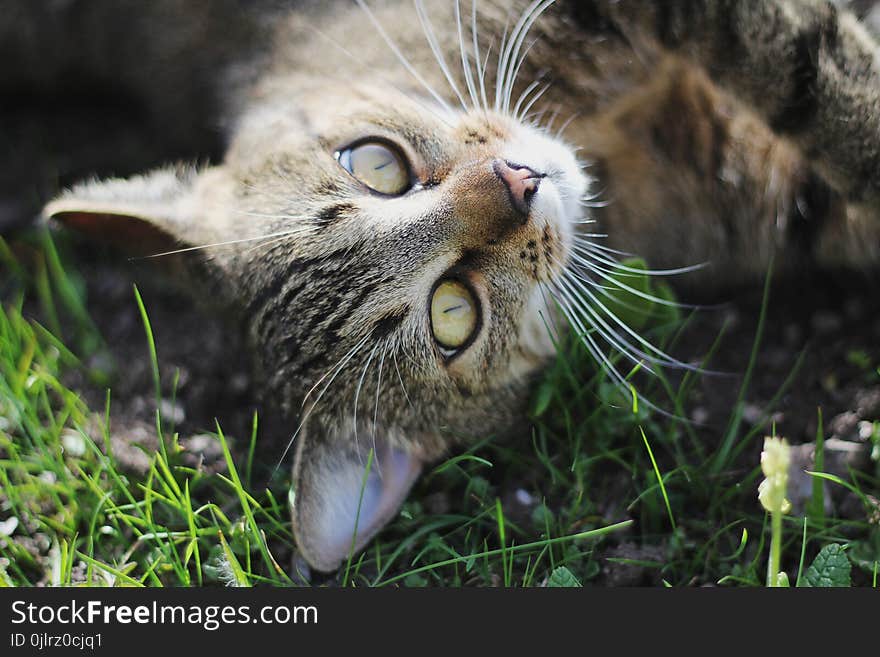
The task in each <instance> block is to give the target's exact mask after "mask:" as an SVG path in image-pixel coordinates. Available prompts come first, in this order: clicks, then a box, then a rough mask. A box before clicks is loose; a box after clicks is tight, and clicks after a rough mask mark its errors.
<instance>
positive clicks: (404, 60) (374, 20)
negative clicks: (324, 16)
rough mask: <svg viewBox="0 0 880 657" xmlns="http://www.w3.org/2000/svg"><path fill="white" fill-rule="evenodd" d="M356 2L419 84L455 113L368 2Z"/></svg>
mask: <svg viewBox="0 0 880 657" xmlns="http://www.w3.org/2000/svg"><path fill="white" fill-rule="evenodd" d="M355 2H356V3H357V5H358V7H360V8H361V9H362V10H363V11H364V13H366V14H367V17H368V18H369V19H370V22H371V23H372V24H373V27H375V28H376V31H378V32H379V35H380V36H381V37H382V39H383V40H384V41H385V43H386V44H387V45H388V47H389V48H390V49H391V52H393V53H394V55H395V57H397V59H398V61H400V63H401V64H402V65H403V67H404V68H405V69H406V71H407V72H408V73H409V74H410V75H412V76H413V77H414V78H415V79H416V80H417V81H418V82H419V84H421V85H422V87H424V88H425V90H426V91H427V92H428V93H429V94H431V96H432V97H433V98H434V100H436V101H437V103H438V104H439V105H440V106H441V107H442V108H443V109H444V110H446V112H448V113H449V114H450V115H454V114H455V112H454V111H453V109H452V107H450V105H449V103H447V102H446V101H445V100H444V99H443V97H442V96H441V95H440V94H438V93H437V92H436V91H435V90H434V88H433V87H432V86H431V85H430V84H428V83H427V82H426V81H425V79H424V78H423V77H422V76H421V74H419V72H418V71H417V70H416V69H415V67H413V65H412V64H410V62H409V60H408V59H407V58H406V57H404V55H403V53H402V52H400V48H398V47H397V44H396V43H395V42H394V40H393V39H392V38H391V37H390V36H388V33H387V32H386V31H385V29H384V28H383V27H382V24H381V23H380V22H379V19H377V18H376V16H375V15H374V14H373V12H372V11H371V10H370V8H369V7H368V6H367V4H366V2H364V0H355Z"/></svg>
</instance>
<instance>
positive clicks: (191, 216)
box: [43, 167, 206, 255]
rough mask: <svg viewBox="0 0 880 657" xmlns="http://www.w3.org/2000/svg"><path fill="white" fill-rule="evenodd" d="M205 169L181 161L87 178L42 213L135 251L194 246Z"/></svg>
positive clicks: (88, 233) (129, 250)
mask: <svg viewBox="0 0 880 657" xmlns="http://www.w3.org/2000/svg"><path fill="white" fill-rule="evenodd" d="M205 175H206V174H205V172H201V173H200V172H198V171H196V170H195V169H192V168H182V167H181V168H175V169H161V170H158V171H154V172H152V173H148V174H145V175H140V176H133V177H131V178H124V179H123V178H115V179H111V180H104V181H98V182H88V183H83V184H80V185H77V186H75V187H73V188H72V189H70V190H68V191H66V192H64V193H63V194H61V195H60V196H59V197H57V198H56V199H55V200H53V201H51V202H50V203H49V204H48V205H47V206H46V207H45V208H44V210H43V215H44V217H46V218H47V219H51V220H53V221H56V222H58V223H60V224H61V225H64V226H67V227H70V228H72V229H75V230H76V231H78V232H80V233H83V234H85V235H86V236H88V237H90V238H94V239H96V240H100V241H103V242H108V243H111V244H113V245H115V246H118V247H120V248H121V249H122V250H124V251H125V252H127V253H129V254H131V255H151V254H155V253H160V252H164V251H170V250H173V249H176V248H182V247H187V246H194V245H195V244H196V243H197V241H198V239H199V232H200V228H199V226H198V224H199V223H201V222H197V221H196V219H197V216H198V205H199V204H198V202H197V191H196V187H197V185H198V183H199V181H200V180H201V179H202V178H203V177H204V176H205Z"/></svg>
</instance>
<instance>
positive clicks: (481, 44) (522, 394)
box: [47, 0, 880, 570]
mask: <svg viewBox="0 0 880 657" xmlns="http://www.w3.org/2000/svg"><path fill="white" fill-rule="evenodd" d="M471 9H472V6H471V5H470V4H469V3H465V4H464V5H458V4H457V3H456V2H429V3H425V6H424V7H422V5H421V4H419V3H417V5H416V7H415V8H414V7H413V5H412V3H410V2H409V0H393V1H392V0H389V1H387V2H381V3H380V2H376V3H374V4H373V3H371V4H370V5H369V8H368V9H364V8H362V7H358V6H354V5H350V4H349V3H332V4H328V3H313V4H309V3H305V4H304V5H301V6H298V7H297V8H296V10H295V11H291V12H289V13H288V12H285V11H281V10H278V8H274V9H273V10H272V13H271V17H272V20H270V21H265V20H264V21H262V22H260V21H257V22H258V23H259V24H260V26H261V27H260V29H258V30H256V31H255V32H254V34H259V35H261V36H260V39H257V41H260V43H259V46H254V47H252V48H251V49H250V50H249V51H248V55H247V56H244V55H242V57H241V58H240V59H239V60H237V68H235V74H234V75H233V77H229V76H228V75H227V74H225V73H220V72H219V71H218V72H217V73H216V74H214V78H213V79H214V81H215V83H217V81H220V80H231V79H235V80H237V81H238V82H237V84H236V85H235V86H234V87H232V86H230V87H229V88H228V95H227V96H226V97H224V99H223V102H222V103H221V104H220V105H218V107H219V106H222V107H223V108H224V109H223V110H222V111H220V116H222V118H223V121H222V122H223V123H224V124H225V125H227V126H228V132H227V134H228V136H229V145H228V148H227V149H226V152H225V156H224V159H223V162H222V163H220V164H218V165H217V166H214V167H206V168H202V169H198V170H197V169H190V168H184V169H176V170H164V171H160V172H157V173H154V174H150V175H148V176H146V177H144V178H138V179H133V180H129V181H113V182H109V183H104V184H99V185H86V186H79V187H76V188H74V189H73V190H72V191H71V192H68V193H66V194H63V195H62V196H61V197H60V198H59V199H57V200H56V201H54V202H53V203H51V204H50V205H49V206H48V210H47V214H48V215H50V216H53V217H55V218H56V219H59V220H61V221H63V222H65V223H67V224H69V225H74V226H77V227H79V228H82V229H84V230H86V231H89V232H92V233H101V234H108V235H111V236H114V237H115V238H116V239H117V240H119V241H123V242H125V241H131V240H132V238H133V237H135V236H136V239H137V240H138V241H139V242H141V241H144V240H146V239H147V238H150V239H155V240H156V242H155V245H156V246H152V245H151V247H150V248H151V249H152V250H153V251H154V252H155V251H161V250H174V249H177V248H189V247H206V245H212V246H207V248H199V249H197V250H193V251H187V252H185V253H180V254H177V255H171V256H168V257H169V258H175V259H184V260H185V261H186V264H188V265H189V264H195V265H196V266H197V268H198V269H199V270H200V272H201V274H200V275H201V276H202V277H203V279H206V280H210V282H211V285H212V287H211V289H212V290H213V291H214V293H215V294H216V296H218V297H220V298H222V299H223V300H224V301H225V302H226V303H227V304H228V305H229V306H231V307H233V308H235V309H236V310H237V311H238V312H239V313H240V315H241V316H242V318H243V320H244V324H245V326H246V331H247V332H248V335H249V337H250V340H251V342H252V343H253V345H254V346H255V349H256V351H257V353H258V355H259V358H260V362H261V364H262V369H263V371H264V374H265V380H266V389H267V391H268V393H267V394H269V395H271V396H275V397H278V398H279V400H280V401H281V402H282V404H283V405H284V406H286V408H287V410H288V412H290V414H291V418H292V421H293V425H292V427H291V433H295V434H296V437H295V440H294V443H295V445H296V450H297V456H296V465H295V473H294V474H295V480H296V498H295V500H296V501H295V504H294V525H295V528H296V533H297V540H298V543H299V545H300V548H301V550H302V552H303V554H304V556H305V557H306V558H307V560H308V561H309V562H310V563H312V564H313V565H314V566H316V567H317V568H319V569H322V570H329V569H332V568H334V567H335V566H336V565H337V564H338V563H339V561H340V560H341V559H342V558H343V557H344V556H345V555H346V554H347V553H348V552H349V550H350V548H351V547H352V545H355V546H356V547H360V546H362V545H364V543H365V542H366V541H367V540H368V539H369V538H370V537H371V536H372V535H374V534H375V532H376V531H378V530H379V529H380V528H381V526H382V525H383V524H384V523H385V522H386V521H387V519H388V518H389V517H390V516H391V515H392V514H393V513H394V512H395V511H396V509H397V508H398V506H399V504H400V502H401V500H402V499H403V497H404V496H405V495H406V492H407V490H408V488H409V486H410V485H411V483H412V481H413V480H414V478H415V477H416V476H417V474H418V472H419V471H420V469H421V467H422V465H423V464H424V463H426V462H429V461H431V460H432V459H434V458H436V457H437V456H439V455H440V454H441V453H442V452H443V451H444V450H445V449H447V448H448V447H449V445H451V444H453V443H455V442H456V441H461V440H467V439H469V438H473V437H474V436H475V435H480V434H485V433H486V432H492V431H503V430H505V429H506V428H507V427H509V426H511V425H513V424H515V423H516V422H518V421H519V420H521V417H522V409H523V406H524V400H525V399H526V398H527V395H528V392H529V389H530V383H531V381H532V380H533V378H534V377H535V375H536V374H537V373H538V372H539V371H540V369H541V367H542V365H543V364H544V363H545V362H547V360H548V359H549V358H551V357H552V354H553V344H554V335H555V334H556V332H558V331H561V330H564V329H563V327H564V325H565V324H566V323H569V324H571V325H572V326H573V328H574V330H575V331H576V332H577V333H578V334H584V335H583V336H582V338H583V339H584V340H585V341H587V342H588V343H590V344H588V346H589V347H591V348H593V349H596V350H597V351H598V350H599V349H600V348H601V347H602V345H603V340H604V343H605V345H606V346H607V345H610V346H611V347H612V348H616V349H622V350H623V351H627V352H628V353H629V355H630V357H631V358H632V359H633V360H634V361H639V360H644V361H645V362H647V363H657V364H662V363H663V362H666V361H667V360H668V359H667V357H666V356H665V355H663V354H662V353H661V352H659V351H657V350H655V349H654V348H653V346H652V345H650V344H649V343H647V342H645V341H644V340H643V339H642V338H641V337H640V336H638V335H636V334H634V333H633V332H632V331H631V329H628V328H627V327H626V326H625V325H623V324H621V323H619V322H618V321H617V320H616V319H615V318H614V317H613V315H612V314H611V313H610V312H606V311H603V310H601V305H600V304H601V302H602V300H603V296H602V294H603V293H602V289H603V288H602V284H603V279H602V276H603V275H604V274H607V273H608V272H609V271H611V270H612V269H613V267H614V259H615V250H620V251H626V252H629V253H634V254H636V255H638V256H640V257H643V258H645V259H646V260H647V261H648V262H649V264H650V265H651V266H653V267H655V268H672V269H676V268H683V267H687V266H689V265H695V264H699V263H702V262H708V263H709V266H708V267H706V268H704V269H702V270H700V271H695V272H692V273H688V274H686V276H687V278H686V279H685V284H686V285H690V286H695V287H703V288H707V287H712V286H716V285H718V284H719V283H725V282H734V281H740V280H749V279H753V278H755V277H756V276H758V275H760V274H761V273H763V272H764V271H765V269H766V266H767V264H768V262H769V261H770V259H771V256H773V255H774V254H776V255H777V257H778V260H779V263H780V264H781V265H782V267H783V268H789V269H790V270H793V269H795V268H796V267H797V266H798V265H800V264H803V263H807V262H811V263H812V262H817V263H819V264H820V265H823V266H828V265H841V264H843V265H846V266H852V267H858V268H865V267H870V266H872V265H876V264H877V263H878V261H880V217H878V212H880V130H878V126H880V92H878V89H880V85H878V84H877V83H878V81H880V65H878V54H877V52H878V51H877V49H876V46H875V45H874V43H873V41H872V40H871V39H870V37H869V36H868V35H867V33H865V32H864V31H863V30H862V28H861V27H860V26H859V25H857V24H856V22H855V20H854V19H853V18H852V17H850V16H848V15H838V14H837V13H836V12H835V11H834V10H833V8H831V7H829V6H827V5H825V4H823V3H818V2H816V3H813V2H808V3H807V2H805V3H790V2H785V1H783V2H769V1H768V2H764V1H758V0H754V1H751V2H743V3H738V2H737V3H734V2H689V3H675V4H672V3H670V4H668V5H667V4H665V3H650V2H608V3H605V2H587V3H580V2H563V1H561V0H560V1H559V2H557V3H555V4H552V3H549V2H547V3H538V2H535V3H527V2H502V1H501V0H482V1H481V2H479V3H478V4H477V6H476V11H475V12H474V13H471ZM267 11H268V10H267ZM269 15H270V14H269V13H267V14H266V16H269ZM474 32H476V35H475V34H474ZM270 33H271V34H272V40H271V44H270V43H269V40H268V39H269V37H268V35H269V34H270ZM502 37H503V44H502ZM521 57H522V58H521ZM232 59H233V60H235V57H233V58H232ZM404 60H405V62H404ZM440 60H442V61H443V62H444V63H445V67H446V69H447V72H444V70H443V67H442V66H441V64H440ZM241 62H247V63H246V64H245V65H242V64H241ZM475 62H478V63H479V64H478V65H477V64H475ZM221 68H222V69H223V70H225V69H226V67H221ZM712 80H716V81H718V82H720V83H722V84H723V85H724V88H721V87H719V86H716V84H715V82H713V81H712ZM545 81H546V82H547V83H549V86H548V87H547V89H546V90H543V86H542V85H543V84H544V82H545ZM533 83H535V84H533ZM533 99H534V104H532V102H533ZM157 105H158V106H161V103H157ZM539 110H540V113H539V114H538V112H539ZM157 111H159V112H160V113H161V112H163V111H165V110H157ZM551 117H553V122H552V125H551V123H550V118H551ZM841 117H845V120H843V119H841ZM533 120H534V121H536V122H540V121H542V120H543V122H544V127H541V126H532V125H531V122H532V121H533ZM557 130H558V131H559V134H558V135H557V133H556V131H557ZM365 147H366V148H365ZM370 149H373V150H370ZM377 149H378V150H377ZM576 149H577V150H576ZM375 157H379V158H381V160H382V161H381V163H378V164H377V163H376V162H377V161H376V160H372V159H370V158H375ZM359 158H360V159H361V161H366V162H371V163H372V164H374V165H375V166H369V167H367V168H363V165H358V164H357V162H358V161H359ZM363 158H366V159H363ZM388 166H390V167H391V172H392V173H391V174H388V175H390V178H389V177H388V175H386V174H387V171H383V173H378V172H379V171H380V170H383V169H385V167H388ZM395 167H396V168H399V170H400V171H399V173H400V176H399V177H395V176H394V169H395ZM386 185H390V187H388V188H387V189H385V186H386ZM377 192H381V193H377ZM588 221H595V222H596V223H585V222H588ZM592 233H607V234H608V237H607V238H598V237H591V236H590V234H592ZM163 243H167V245H168V246H167V247H163V246H160V245H161V244H163ZM593 279H596V280H597V281H598V283H597V282H596V281H594V280H593ZM444 286H445V287H444ZM444 295H445V296H444ZM591 295H592V296H591ZM450 299H452V300H453V301H449V300H450ZM585 299H587V301H585ZM450 303H454V304H455V305H448V304H450ZM437 304H441V305H442V304H447V305H445V306H443V307H442V308H440V307H439V306H437ZM462 307H465V309H464V310H461V308H462ZM447 312H458V313H465V314H463V315H460V317H456V316H455V315H453V319H452V320H451V321H450V322H449V324H448V325H447V323H446V322H447V320H446V319H445V318H444V317H445V316H444V314H443V313H447ZM564 320H568V322H565V321H564ZM588 328H589V329H593V330H594V331H595V333H590V334H586V333H587V329H588ZM450 336H451V337H450ZM371 451H372V454H373V456H374V457H375V459H374V460H372V459H371V458H370V454H371ZM367 464H370V467H369V474H368V475H367V478H366V479H364V477H365V470H366V469H367ZM365 482H366V483H365ZM362 486H363V491H362ZM362 492H363V496H362V495H361V493H362ZM353 533H356V534H357V540H355V541H354V542H353V541H352V535H353Z"/></svg>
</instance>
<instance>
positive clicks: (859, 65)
mask: <svg viewBox="0 0 880 657" xmlns="http://www.w3.org/2000/svg"><path fill="white" fill-rule="evenodd" d="M588 4H589V5H590V7H591V10H592V11H594V12H602V13H601V16H602V20H601V21H597V20H595V16H596V15H599V14H598V13H597V14H594V16H593V19H592V20H591V23H590V25H591V27H590V29H591V30H595V29H596V27H597V26H600V27H601V26H606V29H612V28H608V27H607V26H616V28H613V29H612V31H613V30H615V29H616V33H617V34H618V35H624V34H627V35H634V34H637V33H638V34H645V33H647V34H648V35H649V36H650V37H652V38H653V39H655V40H657V41H659V42H660V43H662V44H663V46H664V47H665V48H666V49H669V50H674V51H676V52H678V53H681V54H682V55H687V57H688V58H689V59H690V60H691V61H693V62H695V63H699V64H700V66H701V67H702V68H703V69H704V70H706V71H707V72H708V73H709V75H711V77H712V79H713V80H714V81H716V82H718V83H720V84H721V85H723V86H724V87H726V88H727V89H728V90H730V91H731V92H732V93H731V94H729V101H725V100H724V96H725V94H716V93H713V92H712V90H711V89H710V88H709V87H711V85H710V84H709V83H708V82H707V81H705V80H704V81H703V82H700V81H699V79H697V78H698V77H699V76H697V78H694V76H693V75H692V74H688V73H687V72H686V71H685V72H684V73H681V70H683V69H681V70H679V71H678V73H677V72H676V71H672V72H670V71H668V70H667V71H665V73H663V71H662V70H661V77H663V76H664V75H665V77H666V81H664V82H662V83H660V84H656V83H655V84H654V87H653V88H652V89H649V90H647V91H646V90H640V91H637V92H636V96H638V95H639V94H641V98H640V99H639V100H638V101H635V102H634V101H629V105H630V107H627V102H626V101H624V102H623V103H618V104H617V106H616V107H615V108H614V109H613V112H612V113H616V114H617V115H616V116H614V119H613V126H612V130H611V131H610V134H614V133H615V131H616V134H617V135H618V136H619V139H618V140H617V142H616V143H615V141H614V139H613V138H611V139H609V138H608V137H602V139H603V140H604V146H605V148H606V150H608V151H609V153H610V157H608V158H606V163H607V162H610V163H611V165H612V166H609V167H608V175H609V177H610V178H611V180H612V184H614V182H613V181H614V178H617V177H621V176H622V177H624V178H629V179H632V178H633V177H634V176H638V179H637V180H630V183H631V184H630V187H629V189H633V188H634V187H633V186H634V185H638V184H639V183H640V182H641V184H642V185H643V186H646V187H647V189H648V191H647V192H641V193H640V194H641V196H642V197H643V198H642V199H641V201H642V202H641V205H636V203H635V202H634V201H633V199H632V198H631V197H626V198H625V200H623V201H618V200H612V203H611V204H610V205H609V207H608V209H607V211H606V212H605V214H606V215H607V216H608V220H609V223H613V224H618V223H622V224H623V225H624V226H626V224H627V221H629V223H630V224H636V223H637V222H635V221H634V220H633V218H632V215H633V214H635V215H641V217H640V219H639V221H641V225H643V226H645V225H647V224H650V223H651V222H652V221H653V222H654V223H655V224H657V223H660V222H663V221H668V222H669V229H672V230H679V231H681V230H684V231H686V233H687V234H686V235H684V234H683V235H681V236H680V237H681V239H680V240H678V241H677V242H676V243H677V244H679V247H678V248H672V249H671V254H670V249H669V248H668V244H669V242H670V241H669V240H668V239H663V240H661V241H660V242H657V241H656V239H657V238H659V237H662V235H661V228H660V227H659V226H658V227H655V228H656V229H655V230H646V231H644V238H643V239H642V240H641V241H642V243H641V244H638V243H637V244H636V245H635V250H636V251H637V252H639V253H646V254H647V255H649V256H650V252H651V250H652V249H654V250H656V251H658V254H657V255H658V256H659V258H660V259H661V260H662V259H664V258H665V262H664V264H674V263H672V262H669V258H670V255H671V257H673V258H675V259H676V260H677V261H679V262H680V261H681V259H682V258H683V257H684V256H685V255H686V253H688V252H689V253H690V254H691V257H692V258H697V259H702V258H703V256H706V259H708V260H710V261H712V262H716V263H720V266H721V268H722V269H723V273H724V277H725V278H735V277H737V276H738V275H740V274H742V275H746V276H748V275H750V274H751V275H754V274H755V273H757V272H759V271H761V270H762V268H764V267H766V262H767V260H768V257H769V253H771V252H774V251H775V250H778V247H780V246H781V247H782V248H783V249H784V251H785V255H786V257H785V258H783V259H782V261H783V263H784V264H788V265H791V264H797V263H799V262H804V260H805V259H810V260H814V261H818V262H819V263H821V264H824V265H835V266H836V265H844V266H850V267H861V268H863V267H877V266H880V54H878V50H877V47H876V45H875V43H874V42H873V40H872V38H871V37H870V36H868V35H867V34H866V33H865V32H864V31H863V30H862V29H861V27H860V26H859V25H858V23H856V22H855V20H854V19H853V18H852V17H851V16H849V15H848V14H843V13H838V12H836V11H835V10H834V8H833V7H831V6H829V5H826V4H824V3H819V2H812V1H803V2H797V3H795V2H786V1H779V2H774V1H771V0H747V1H742V2H726V1H724V0H721V1H717V2H701V1H696V0H694V1H691V2H675V3H653V2H650V3H649V2H639V1H636V0H622V1H621V2H616V3H606V2H595V3H584V5H588ZM584 5H581V6H580V7H583V6H584ZM577 13H578V12H575V14H577ZM618 38H619V37H618ZM676 76H678V77H679V81H678V82H675V78H676ZM688 79H690V80H691V81H690V82H687V80H688ZM734 100H735V101H736V102H733V101H734ZM737 105H739V106H740V108H748V110H749V111H748V112H746V111H737V110H736V106H737ZM751 112H754V113H755V114H756V115H757V116H758V117H760V118H761V119H762V121H758V120H756V119H755V115H754V114H751ZM750 115H751V116H750ZM640 123H641V124H643V125H642V127H640ZM607 126H608V122H607V120H606V126H605V127H606V128H607ZM766 126H769V127H770V128H771V129H772V131H773V132H772V133H771V132H770V131H769V130H767V129H766ZM600 132H601V131H600ZM607 134H609V131H608V130H605V131H604V132H603V135H607ZM774 134H775V135H776V136H774ZM600 141H601V140H600ZM792 145H794V146H796V147H797V148H792ZM646 147H647V150H648V152H649V153H650V154H651V155H650V156H649V157H647V158H642V162H641V166H638V164H639V163H638V162H635V163H636V165H637V166H633V164H634V161H635V160H637V159H638V158H635V160H634V159H633V156H631V155H627V156H623V155H621V154H623V153H625V152H626V151H631V152H639V151H645V149H646ZM707 153H715V163H716V165H717V166H715V167H714V168H712V170H709V171H707V170H706V168H705V166H704V167H703V169H702V170H699V169H694V167H693V163H694V162H701V161H707V160H705V157H706V155H705V154H707ZM701 158H703V159H702V160H701ZM614 162H617V165H616V166H613V164H614ZM658 162H662V163H663V164H666V165H668V166H667V167H666V168H665V169H664V168H663V167H662V166H658ZM682 167H684V168H685V169H690V170H691V171H692V173H688V172H687V171H685V172H683V171H682V170H681V169H682ZM634 171H635V172H637V173H635V174H634V173H633V172H634ZM652 181H653V182H652ZM658 181H659V182H658ZM617 186H618V187H619V185H617ZM652 188H653V190H654V192H653V193H652V192H651V189H652ZM731 191H733V192H734V194H730V193H729V192H731ZM618 198H619V199H620V198H623V196H618ZM615 205H617V207H616V208H615V207H614V206H615ZM670 210H671V211H670ZM627 215H629V216H627ZM682 217H684V218H685V221H684V223H683V224H682V220H681V218H682ZM701 218H702V220H701ZM615 228H616V226H615V227H611V228H609V230H610V231H613V230H614V229H615ZM632 230H633V228H629V229H626V228H625V231H628V232H629V235H630V237H631V236H632ZM635 241H636V242H639V240H638V239H636V240H635ZM658 243H663V244H666V245H667V246H666V247H665V248H664V249H661V248H659V247H655V246H654V245H656V244H658ZM639 247H642V248H641V249H640V248H639ZM768 247H769V248H768Z"/></svg>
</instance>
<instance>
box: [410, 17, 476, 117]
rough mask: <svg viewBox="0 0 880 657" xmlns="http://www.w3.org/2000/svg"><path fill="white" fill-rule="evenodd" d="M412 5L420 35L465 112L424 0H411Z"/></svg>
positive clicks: (464, 105) (465, 104)
mask: <svg viewBox="0 0 880 657" xmlns="http://www.w3.org/2000/svg"><path fill="white" fill-rule="evenodd" d="M413 4H414V5H415V8H416V14H417V15H418V17H419V23H421V25H422V33H423V34H424V35H425V39H427V41H428V46H430V48H431V52H432V53H433V54H434V59H435V60H436V61H437V64H438V65H439V66H440V70H441V71H442V72H443V77H445V78H446V81H447V82H448V83H449V87H450V88H451V89H452V91H453V93H454V94H455V95H456V96H457V97H458V102H459V103H461V108H462V109H463V110H464V111H465V112H467V103H465V102H464V96H462V95H461V92H460V91H459V90H458V85H457V84H456V83H455V78H453V77H452V71H450V70H449V65H448V64H447V63H446V58H445V57H444V56H443V51H442V50H441V49H440V44H439V43H438V41H437V35H436V34H435V32H434V26H433V25H432V24H431V19H430V18H429V17H428V12H427V11H426V10H425V3H424V0H413Z"/></svg>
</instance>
